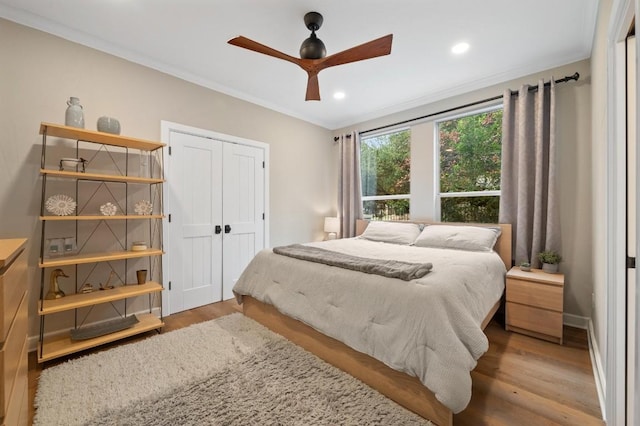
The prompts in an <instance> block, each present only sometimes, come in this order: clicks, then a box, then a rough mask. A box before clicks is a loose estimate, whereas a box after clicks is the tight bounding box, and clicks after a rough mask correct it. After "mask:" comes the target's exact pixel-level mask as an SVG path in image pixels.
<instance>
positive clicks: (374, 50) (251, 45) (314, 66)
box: [228, 12, 393, 101]
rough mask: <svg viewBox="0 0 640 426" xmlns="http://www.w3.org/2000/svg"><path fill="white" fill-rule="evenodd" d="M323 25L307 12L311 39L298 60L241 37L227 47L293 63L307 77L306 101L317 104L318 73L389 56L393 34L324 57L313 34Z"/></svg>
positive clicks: (303, 45) (323, 49) (306, 20)
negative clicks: (305, 73)
mask: <svg viewBox="0 0 640 426" xmlns="http://www.w3.org/2000/svg"><path fill="white" fill-rule="evenodd" d="M322 22H323V18H322V15H321V14H319V13H318V12H309V13H307V14H306V15H304V24H305V25H306V27H307V28H308V29H309V30H310V31H311V35H310V36H309V38H307V39H306V40H305V41H303V42H302V45H301V46H300V58H296V57H293V56H289V55H287V54H286V53H282V52H280V51H278V50H275V49H272V48H271V47H268V46H265V45H264V44H260V43H258V42H257V41H253V40H250V39H248V38H246V37H243V36H238V37H235V38H232V39H231V40H229V41H228V43H229V44H232V45H234V46H238V47H243V48H245V49H249V50H253V51H254V52H258V53H262V54H265V55H269V56H273V57H274V58H278V59H284V60H285V61H289V62H293V63H294V64H296V65H298V66H300V68H302V69H303V70H305V71H306V72H307V75H308V76H309V80H308V82H307V94H306V97H305V100H307V101H319V100H320V87H319V86H318V73H319V72H320V71H322V70H323V69H325V68H329V67H333V66H336V65H343V64H348V63H350V62H357V61H363V60H365V59H371V58H376V57H378V56H384V55H388V54H389V53H391V41H392V40H393V34H389V35H386V36H384V37H380V38H378V39H375V40H372V41H370V42H368V43H364V44H361V45H359V46H356V47H352V48H351V49H347V50H343V51H342V52H338V53H335V54H333V55H329V56H326V54H327V50H326V48H325V46H324V43H323V42H322V40H320V39H319V38H318V37H317V36H316V31H318V30H319V29H320V27H321V26H322Z"/></svg>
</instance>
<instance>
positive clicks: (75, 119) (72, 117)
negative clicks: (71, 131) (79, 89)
mask: <svg viewBox="0 0 640 426" xmlns="http://www.w3.org/2000/svg"><path fill="white" fill-rule="evenodd" d="M67 105H68V107H67V111H66V112H65V114H64V124H65V125H66V126H70V127H77V128H79V129H84V111H83V110H82V105H80V99H78V98H75V97H73V96H72V97H70V98H69V100H68V101H67Z"/></svg>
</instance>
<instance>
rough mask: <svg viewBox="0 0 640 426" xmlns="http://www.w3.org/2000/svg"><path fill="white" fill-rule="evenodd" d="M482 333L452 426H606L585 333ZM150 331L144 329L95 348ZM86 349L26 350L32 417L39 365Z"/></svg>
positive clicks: (233, 307) (180, 321)
mask: <svg viewBox="0 0 640 426" xmlns="http://www.w3.org/2000/svg"><path fill="white" fill-rule="evenodd" d="M233 312H241V307H240V306H238V305H237V304H236V302H235V301H234V300H229V301H226V302H220V303H214V304H212V305H206V306H203V307H201V308H197V309H192V310H190V311H185V312H181V313H179V314H175V315H171V316H168V317H165V327H164V329H163V330H164V332H167V331H171V330H177V329H179V328H182V327H187V326H189V325H191V324H195V323H198V322H202V321H207V320H210V319H214V318H218V317H220V316H223V315H228V314H231V313H233ZM498 315H499V314H498ZM485 332H486V334H487V336H488V337H489V342H490V345H489V351H488V352H487V353H486V354H485V355H484V356H483V357H482V358H481V359H480V360H479V361H478V366H477V367H476V369H475V370H474V371H473V372H472V377H473V396H472V398H471V402H470V404H469V406H468V407H467V409H466V410H465V411H463V412H462V413H460V414H456V415H454V424H455V425H474V426H478V425H509V426H511V425H554V424H560V425H600V424H604V422H603V421H602V420H600V418H601V414H600V406H599V403H598V396H597V394H596V386H595V381H594V379H593V371H592V367H591V361H590V359H589V350H588V344H587V334H586V331H584V330H579V329H574V328H570V327H565V329H564V341H565V343H564V345H562V346H560V345H556V344H553V343H549V342H545V341H542V340H537V339H534V338H532V337H527V336H523V335H520V334H516V333H511V332H508V331H505V330H504V326H503V324H500V323H499V321H496V320H495V319H494V320H493V321H492V322H491V323H490V324H489V326H488V327H487V328H486V330H485ZM154 334H155V332H149V333H145V334H142V335H139V336H136V337H134V338H130V339H126V340H123V341H120V342H116V343H113V344H110V345H106V346H103V347H101V348H99V350H106V349H110V348H112V347H115V346H119V345H123V344H128V343H131V342H135V341H138V340H142V339H145V338H147V337H149V336H153V335H154ZM96 351H97V350H94V351H93V352H96ZM88 353H91V351H86V352H82V353H80V354H76V355H74V356H69V357H66V358H61V359H59V360H55V361H50V362H47V363H45V364H38V363H37V361H36V356H35V353H30V354H29V401H30V403H31V407H32V408H31V411H30V419H33V414H34V408H33V400H34V397H35V392H36V389H37V384H38V378H39V376H40V372H41V371H42V369H43V368H49V367H51V366H53V365H56V364H59V363H61V362H64V361H67V360H69V359H73V358H77V357H79V356H83V355H87V354H88Z"/></svg>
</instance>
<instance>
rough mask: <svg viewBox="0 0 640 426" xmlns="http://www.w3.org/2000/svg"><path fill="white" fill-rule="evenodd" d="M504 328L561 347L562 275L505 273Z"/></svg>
mask: <svg viewBox="0 0 640 426" xmlns="http://www.w3.org/2000/svg"><path fill="white" fill-rule="evenodd" d="M506 293H507V315H506V329H507V330H510V331H515V332H517V333H522V334H526V335H529V336H533V337H537V338H539V339H544V340H549V341H551V342H555V343H559V344H562V313H563V293H564V274H548V273H546V272H542V270H540V269H532V270H531V272H524V271H521V270H520V268H519V267H517V266H516V267H513V268H511V270H510V271H509V272H507V291H506Z"/></svg>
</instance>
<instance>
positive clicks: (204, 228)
mask: <svg viewBox="0 0 640 426" xmlns="http://www.w3.org/2000/svg"><path fill="white" fill-rule="evenodd" d="M171 149H172V152H171V157H170V161H171V178H170V179H169V180H168V182H167V184H168V186H169V198H170V199H169V206H170V208H171V211H170V212H169V213H171V215H172V218H171V224H170V225H169V238H170V241H169V250H170V253H169V267H170V271H171V274H170V281H171V283H172V291H171V292H170V294H169V297H170V307H171V313H175V312H180V311H183V310H187V309H192V308H194V307H197V306H202V305H205V304H208V303H213V302H218V301H220V300H221V297H222V281H221V276H222V265H221V258H222V252H221V251H222V248H221V242H222V234H216V233H215V225H220V224H221V223H222V143H221V142H220V141H216V140H212V139H208V138H204V137H200V136H193V135H189V134H185V133H179V132H172V134H171Z"/></svg>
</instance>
